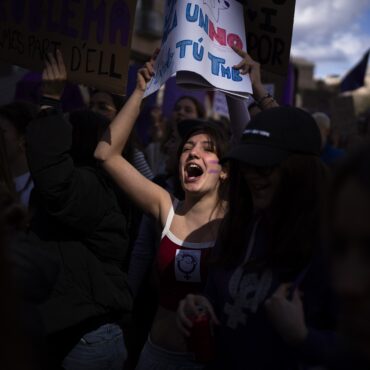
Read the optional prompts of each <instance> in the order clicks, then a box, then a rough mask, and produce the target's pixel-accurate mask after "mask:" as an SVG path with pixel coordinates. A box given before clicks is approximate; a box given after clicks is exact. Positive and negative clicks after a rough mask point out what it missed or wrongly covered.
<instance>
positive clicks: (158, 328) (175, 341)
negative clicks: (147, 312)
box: [150, 306, 187, 352]
mask: <svg viewBox="0 0 370 370" xmlns="http://www.w3.org/2000/svg"><path fill="white" fill-rule="evenodd" d="M150 338H151V341H152V342H153V343H154V344H155V345H157V346H159V347H162V348H164V349H167V350H169V351H175V352H187V345H186V338H185V337H184V335H183V334H182V333H181V332H180V330H179V328H178V327H177V324H176V312H174V311H170V310H167V309H165V308H164V307H162V306H159V307H158V310H157V313H156V315H155V317H154V320H153V325H152V329H151V331H150Z"/></svg>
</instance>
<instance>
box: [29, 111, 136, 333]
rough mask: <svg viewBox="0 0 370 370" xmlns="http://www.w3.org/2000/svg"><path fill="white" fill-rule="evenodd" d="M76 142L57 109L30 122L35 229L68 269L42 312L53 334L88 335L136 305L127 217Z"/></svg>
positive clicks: (62, 267)
mask: <svg viewBox="0 0 370 370" xmlns="http://www.w3.org/2000/svg"><path fill="white" fill-rule="evenodd" d="M71 144H72V127H71V125H70V124H69V123H68V122H66V121H65V120H64V118H63V116H62V115H61V114H60V113H58V112H57V111H54V110H53V111H49V112H48V113H45V112H43V113H42V116H39V117H38V118H37V119H36V120H34V121H32V122H31V123H30V124H29V127H28V132H27V145H28V148H27V155H28V161H29V167H30V172H31V174H32V177H33V180H34V183H35V189H34V194H33V195H32V199H31V210H32V212H33V217H32V222H31V230H32V231H33V232H34V233H36V234H37V236H38V237H39V238H40V239H41V240H42V241H43V242H45V243H44V248H45V249H46V250H47V252H48V253H50V255H52V256H53V257H54V258H55V259H56V260H57V261H59V264H60V273H59V277H58V280H57V283H56V285H55V287H54V289H53V291H52V293H51V296H50V298H49V299H48V300H47V302H46V303H45V304H44V305H43V307H42V311H43V314H44V319H45V324H46V331H47V333H48V334H55V333H58V332H62V331H63V330H66V329H67V330H68V329H69V328H73V327H76V328H77V327H78V328H79V331H80V332H81V333H78V335H79V334H81V335H82V334H84V332H87V331H90V330H93V329H95V328H96V327H98V326H100V325H102V324H104V323H106V322H110V321H114V320H115V319H117V318H120V317H122V315H123V314H125V313H129V312H130V311H131V308H132V297H131V293H130V291H129V289H128V286H127V282H126V273H125V272H124V271H123V266H124V265H125V263H126V261H125V258H127V252H128V244H129V240H128V230H127V228H128V227H127V218H126V216H125V214H124V213H123V212H122V210H121V207H120V205H119V202H118V197H117V194H116V193H115V191H114V190H113V189H114V188H113V185H112V184H111V182H110V180H109V178H108V177H107V176H106V175H105V173H104V172H103V171H102V170H101V169H99V168H98V167H95V166H86V167H76V166H75V164H74V162H73V159H72V157H71V155H70V149H71ZM84 323H85V324H84ZM78 335H77V337H78Z"/></svg>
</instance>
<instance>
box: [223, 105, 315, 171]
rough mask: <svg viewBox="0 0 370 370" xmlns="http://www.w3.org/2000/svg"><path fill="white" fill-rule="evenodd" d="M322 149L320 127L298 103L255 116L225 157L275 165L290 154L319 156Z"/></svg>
mask: <svg viewBox="0 0 370 370" xmlns="http://www.w3.org/2000/svg"><path fill="white" fill-rule="evenodd" d="M320 149H321V137H320V131H319V129H318V127H317V124H316V122H315V120H314V119H313V117H312V116H311V115H310V114H309V113H307V112H306V111H304V110H302V109H299V108H295V107H276V108H271V109H267V110H264V111H262V112H260V113H258V114H257V115H256V116H255V117H253V118H252V119H251V121H250V122H249V123H248V125H247V127H246V129H245V130H244V133H243V136H242V140H241V142H240V143H239V144H238V145H237V146H236V147H234V148H232V149H231V150H230V151H229V153H228V154H227V155H226V156H225V157H224V158H223V159H222V161H223V162H224V161H227V160H238V161H241V162H244V163H248V164H250V165H253V166H258V167H263V166H273V165H277V164H279V163H280V162H282V161H283V160H284V159H286V158H288V157H289V156H290V155H291V154H307V155H315V156H319V155H320Z"/></svg>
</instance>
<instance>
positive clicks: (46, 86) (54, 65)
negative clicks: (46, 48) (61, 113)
mask: <svg viewBox="0 0 370 370" xmlns="http://www.w3.org/2000/svg"><path fill="white" fill-rule="evenodd" d="M66 80H67V70H66V66H65V64H64V60H63V56H62V53H61V51H60V50H57V51H56V54H55V56H54V55H53V54H52V53H48V54H47V59H46V60H45V67H44V70H43V72H42V87H41V89H42V95H43V96H46V97H48V98H52V99H57V100H59V99H60V98H61V97H62V94H63V90H64V86H65V83H66Z"/></svg>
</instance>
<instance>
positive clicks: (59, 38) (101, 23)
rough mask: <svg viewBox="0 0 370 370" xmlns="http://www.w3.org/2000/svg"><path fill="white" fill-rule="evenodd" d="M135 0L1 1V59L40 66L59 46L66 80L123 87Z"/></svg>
mask: <svg viewBox="0 0 370 370" xmlns="http://www.w3.org/2000/svg"><path fill="white" fill-rule="evenodd" d="M135 5H136V1H135V0H79V1H75V0H73V1H72V0H48V1H46V0H2V1H0V59H2V60H4V61H6V62H8V63H12V64H16V65H19V66H21V67H25V68H28V69H32V70H42V68H43V60H44V58H45V55H46V54H47V53H48V52H52V53H55V50H56V49H60V50H61V51H62V54H63V57H64V61H65V63H66V67H67V72H68V79H69V80H70V81H72V82H77V83H82V84H85V85H87V86H91V87H96V88H98V89H101V90H106V91H109V92H112V93H116V94H124V93H125V90H126V80H127V70H128V62H129V56H130V46H131V45H130V44H131V36H132V28H133V23H134V18H135Z"/></svg>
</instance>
